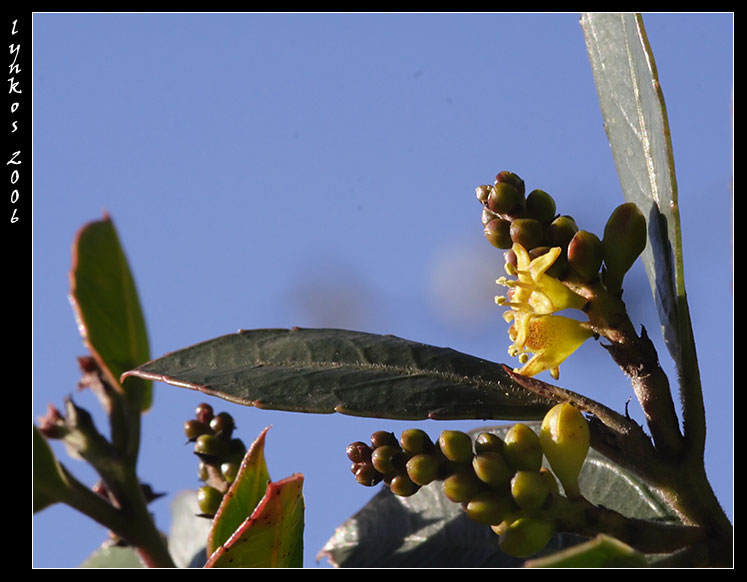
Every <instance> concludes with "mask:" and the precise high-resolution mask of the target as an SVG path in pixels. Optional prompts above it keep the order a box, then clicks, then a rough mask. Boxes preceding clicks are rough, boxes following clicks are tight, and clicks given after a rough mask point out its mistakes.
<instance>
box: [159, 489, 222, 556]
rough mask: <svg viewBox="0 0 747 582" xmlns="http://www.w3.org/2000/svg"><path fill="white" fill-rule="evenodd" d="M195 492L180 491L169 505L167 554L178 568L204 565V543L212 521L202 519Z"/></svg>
mask: <svg viewBox="0 0 747 582" xmlns="http://www.w3.org/2000/svg"><path fill="white" fill-rule="evenodd" d="M199 514H200V507H199V505H198V503H197V492H196V491H180V492H179V493H177V494H176V496H175V497H174V501H173V502H172V503H171V528H170V530H169V553H170V554H171V556H172V558H173V559H174V564H176V565H177V567H179V568H188V567H202V566H203V565H204V564H205V560H206V555H205V542H206V541H207V539H208V535H210V528H211V526H212V520H210V519H207V518H205V517H202V516H201V515H199Z"/></svg>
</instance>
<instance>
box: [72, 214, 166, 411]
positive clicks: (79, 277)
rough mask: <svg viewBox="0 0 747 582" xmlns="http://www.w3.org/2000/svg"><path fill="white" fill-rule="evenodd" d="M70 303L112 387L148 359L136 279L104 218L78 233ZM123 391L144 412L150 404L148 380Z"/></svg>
mask: <svg viewBox="0 0 747 582" xmlns="http://www.w3.org/2000/svg"><path fill="white" fill-rule="evenodd" d="M70 301H71V303H72V305H73V309H74V311H75V316H76V319H77V322H78V329H79V330H80V333H81V335H82V336H83V340H84V342H85V344H86V346H87V347H88V349H89V350H90V351H91V354H92V356H93V357H94V358H95V359H96V361H97V363H98V364H99V366H100V367H101V369H102V370H103V371H104V373H105V374H106V375H107V376H108V378H109V381H110V382H111V384H112V386H119V385H120V384H119V381H120V380H119V379H120V376H121V375H122V373H123V372H125V371H127V370H129V369H130V368H132V367H134V366H137V365H138V364H142V363H143V362H146V361H148V360H149V359H150V348H149V346H148V335H147V332H146V329H145V320H144V318H143V313H142V310H141V308H140V300H139V298H138V294H137V290H136V288H135V281H134V279H133V278H132V274H131V272H130V268H129V266H128V264H127V258H126V257H125V254H124V252H123V250H122V247H121V245H120V242H119V237H118V235H117V231H116V229H115V228H114V224H113V223H112V221H111V219H110V218H109V216H104V218H103V219H102V220H98V221H94V222H91V223H89V224H87V225H85V226H84V227H83V228H81V230H80V231H79V232H78V235H77V237H76V239H75V244H74V246H73V266H72V270H71V272H70ZM127 389H128V390H133V391H138V393H139V394H140V395H141V396H140V397H141V401H142V408H143V410H145V409H147V408H149V407H150V404H151V398H152V394H151V393H152V386H151V383H150V382H149V381H147V380H144V379H142V378H135V379H133V380H131V381H130V384H128V387H127Z"/></svg>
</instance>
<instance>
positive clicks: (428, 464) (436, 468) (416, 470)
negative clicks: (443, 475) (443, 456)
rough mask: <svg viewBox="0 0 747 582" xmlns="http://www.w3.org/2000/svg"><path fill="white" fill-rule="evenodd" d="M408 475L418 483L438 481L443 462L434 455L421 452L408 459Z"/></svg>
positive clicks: (425, 483)
mask: <svg viewBox="0 0 747 582" xmlns="http://www.w3.org/2000/svg"><path fill="white" fill-rule="evenodd" d="M406 468H407V475H408V476H409V477H410V479H411V480H412V482H413V483H415V484H417V485H428V483H431V482H433V481H436V480H437V479H438V477H439V474H440V471H441V463H440V462H439V460H438V458H437V457H435V456H433V455H426V454H422V453H421V454H419V455H415V456H413V457H411V458H410V460H409V461H407V465H406Z"/></svg>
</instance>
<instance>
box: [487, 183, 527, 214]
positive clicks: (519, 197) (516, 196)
mask: <svg viewBox="0 0 747 582" xmlns="http://www.w3.org/2000/svg"><path fill="white" fill-rule="evenodd" d="M488 208H489V209H490V210H492V211H493V212H495V213H496V214H500V215H501V216H512V217H513V216H518V215H519V214H521V213H522V212H523V211H524V193H523V192H521V191H519V190H518V189H517V188H516V186H514V185H513V184H509V183H508V182H499V183H497V184H496V185H495V186H493V189H492V190H491V191H490V194H489V195H488Z"/></svg>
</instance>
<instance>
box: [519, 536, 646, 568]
mask: <svg viewBox="0 0 747 582" xmlns="http://www.w3.org/2000/svg"><path fill="white" fill-rule="evenodd" d="M646 565H647V561H646V557H645V556H644V555H643V554H641V553H640V552H637V551H636V550H634V549H633V548H631V547H630V546H628V545H627V544H624V543H622V542H621V541H620V540H616V539H615V538H611V537H609V536H606V535H603V534H600V535H598V536H597V537H595V538H594V539H591V540H589V541H588V542H584V543H582V544H578V545H577V546H573V547H570V548H567V549H565V550H561V551H560V552H557V553H556V554H552V555H549V556H546V557H544V558H537V559H535V560H528V561H527V562H526V564H525V566H526V567H528V568H640V567H643V566H646Z"/></svg>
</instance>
